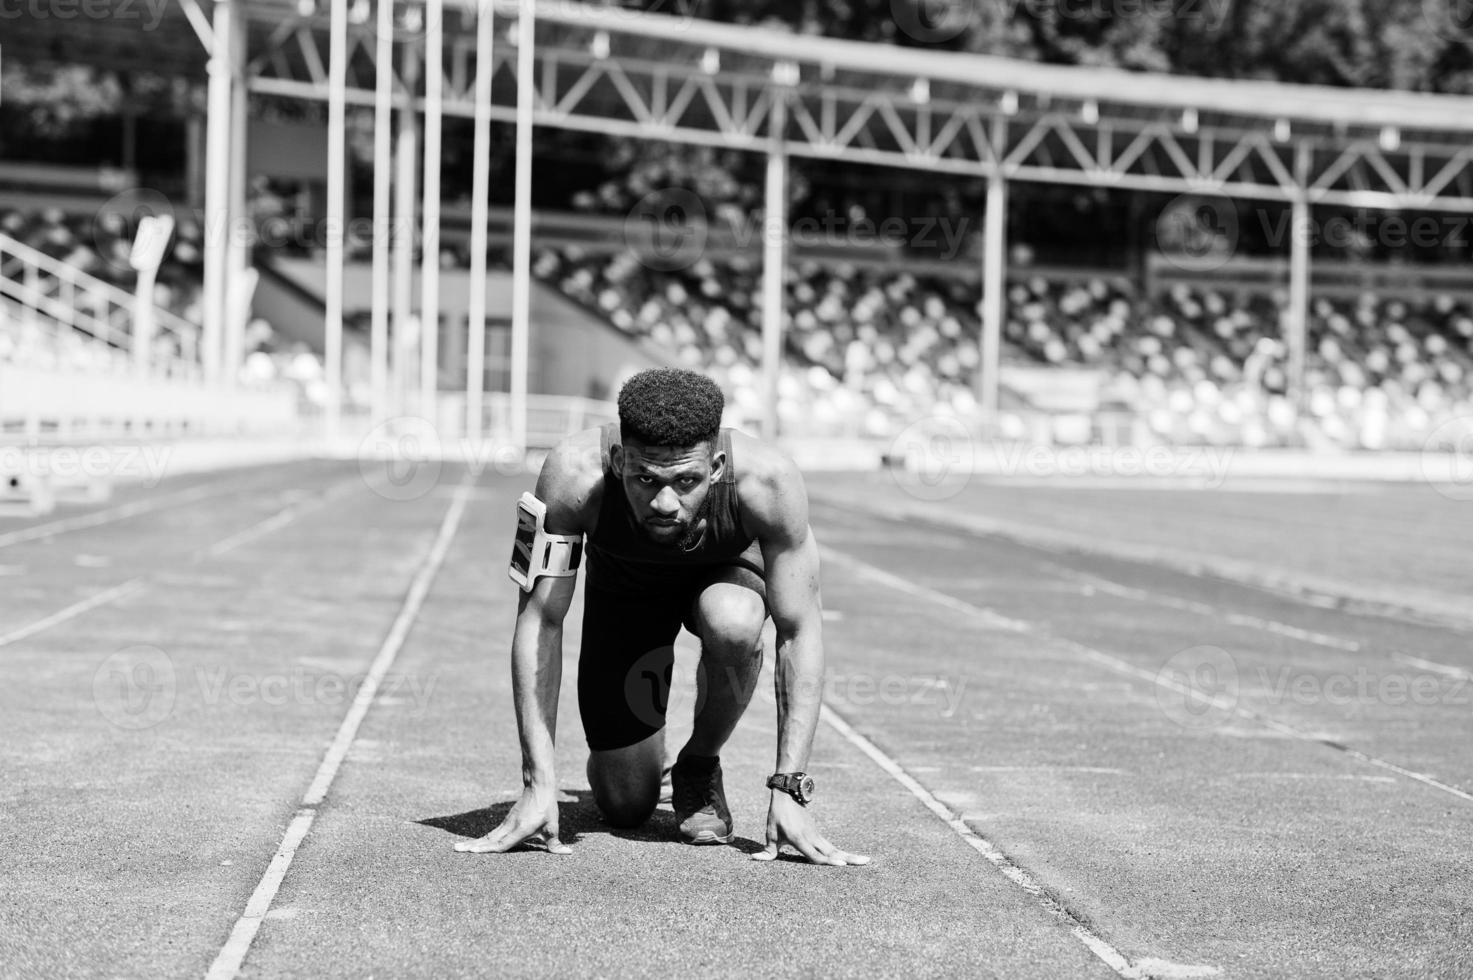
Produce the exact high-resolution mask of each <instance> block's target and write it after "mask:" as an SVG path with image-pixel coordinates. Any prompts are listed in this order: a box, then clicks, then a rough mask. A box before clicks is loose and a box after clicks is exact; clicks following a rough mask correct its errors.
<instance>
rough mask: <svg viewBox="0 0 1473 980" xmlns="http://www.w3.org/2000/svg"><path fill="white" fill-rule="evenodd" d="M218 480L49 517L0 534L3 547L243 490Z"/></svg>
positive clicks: (0, 545) (1, 546)
mask: <svg viewBox="0 0 1473 980" xmlns="http://www.w3.org/2000/svg"><path fill="white" fill-rule="evenodd" d="M219 482H224V481H218V482H212V483H207V484H204V485H202V486H197V487H190V488H189V489H187V490H180V491H177V492H175V493H168V494H164V495H163V496H161V497H150V498H148V499H146V500H135V501H133V502H132V503H129V504H120V505H119V506H117V507H109V508H108V509H106V510H99V511H94V512H92V513H90V514H79V515H77V516H76V517H67V518H63V519H61V520H58V521H48V522H47V523H45V524H37V525H34V526H33V527H23V528H20V529H18V530H15V531H11V532H9V533H7V534H0V548H5V547H9V546H10V545H13V544H21V543H22V542H25V541H39V540H41V539H42V538H50V537H55V536H56V535H58V534H65V533H67V532H68V531H79V530H82V529H83V528H89V527H99V526H101V525H103V524H112V523H114V522H116V521H122V520H127V519H128V518H130V517H137V516H138V515H139V514H147V513H150V512H151V511H155V510H163V509H164V508H165V507H168V506H170V505H172V504H181V503H194V502H196V501H200V500H208V499H209V498H211V497H222V496H225V495H226V494H231V493H236V492H238V491H239V490H240V487H239V486H223V487H222V486H219V485H218V483H219Z"/></svg>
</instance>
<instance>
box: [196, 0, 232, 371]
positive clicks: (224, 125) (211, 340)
mask: <svg viewBox="0 0 1473 980" xmlns="http://www.w3.org/2000/svg"><path fill="white" fill-rule="evenodd" d="M232 6H234V4H233V3H232V2H231V0H218V2H217V3H216V4H215V17H214V25H213V27H214V35H215V41H214V47H213V48H211V49H210V62H209V66H208V73H209V79H210V81H209V96H208V98H209V109H208V112H207V114H206V117H205V124H206V126H207V127H208V128H207V130H206V133H205V269H204V295H203V305H204V309H203V310H202V311H201V319H202V321H203V322H202V324H201V328H202V329H201V336H200V357H201V360H202V366H203V368H204V374H205V382H206V384H215V383H217V382H218V381H219V380H220V356H221V343H222V341H223V339H224V322H225V321H224V317H225V282H226V278H227V276H228V271H229V266H228V259H229V256H228V254H227V250H228V245H229V231H230V229H229V221H230V132H231V124H230V116H231V112H232V111H233V109H234V102H233V100H232V99H231V97H230V88H231V84H232V82H233V81H234V77H235V74H234V72H233V71H232V69H231V66H230V55H231V52H232V51H233V50H234V45H233V44H231V41H230V34H231V24H232V21H233V18H232V16H231V7H232Z"/></svg>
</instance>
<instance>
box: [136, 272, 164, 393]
mask: <svg viewBox="0 0 1473 980" xmlns="http://www.w3.org/2000/svg"><path fill="white" fill-rule="evenodd" d="M157 281H158V266H157V265H155V266H152V267H151V268H145V269H140V270H139V271H138V282H137V285H136V286H135V288H134V292H133V373H134V375H135V376H136V377H138V378H139V379H140V380H143V379H146V378H147V377H148V374H149V370H150V362H151V361H152V360H153V334H154V306H153V289H154V284H155V283H156V282H157Z"/></svg>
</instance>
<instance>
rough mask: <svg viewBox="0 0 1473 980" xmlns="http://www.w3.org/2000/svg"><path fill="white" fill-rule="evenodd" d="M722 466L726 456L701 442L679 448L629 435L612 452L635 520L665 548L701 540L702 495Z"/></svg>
mask: <svg viewBox="0 0 1473 980" xmlns="http://www.w3.org/2000/svg"><path fill="white" fill-rule="evenodd" d="M725 465H726V459H725V457H724V456H723V455H722V454H721V453H715V454H713V453H712V452H711V443H710V442H706V441H702V442H698V443H696V444H695V445H694V446H689V447H684V448H681V447H673V446H646V445H644V444H642V443H641V442H639V441H638V440H637V439H628V440H625V442H624V443H623V445H622V446H620V447H619V450H618V452H617V454H616V466H617V467H618V469H619V472H620V477H621V479H622V480H623V482H624V496H625V497H626V498H628V500H629V507H630V509H631V510H632V511H633V512H634V520H635V524H636V525H638V527H639V529H640V530H641V531H642V532H643V533H644V534H645V536H646V537H648V538H649V539H650V540H651V541H652V542H654V543H655V544H658V545H663V546H665V547H669V548H686V547H690V546H691V545H693V544H695V542H697V541H699V540H700V536H701V533H702V531H703V530H704V528H703V526H702V522H703V519H704V517H705V513H706V495H707V494H708V493H709V492H710V490H711V484H712V483H713V482H714V481H716V480H718V479H720V477H721V470H722V467H724V466H725Z"/></svg>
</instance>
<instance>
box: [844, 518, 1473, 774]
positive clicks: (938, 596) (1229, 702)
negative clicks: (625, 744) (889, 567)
mask: <svg viewBox="0 0 1473 980" xmlns="http://www.w3.org/2000/svg"><path fill="white" fill-rule="evenodd" d="M820 550H821V552H822V553H823V555H824V557H825V559H826V560H827V559H829V558H832V559H833V560H835V561H839V562H844V563H847V564H848V565H849V566H850V567H851V568H852V569H854V571H856V572H858V573H859V574H861V575H862V576H865V577H868V578H870V579H872V580H874V581H877V582H881V583H883V584H884V585H887V586H889V587H890V588H893V589H896V590H898V591H901V592H905V593H907V594H908V595H913V596H916V597H917V598H921V599H926V600H928V601H930V602H933V603H936V604H937V605H942V606H946V607H947V608H949V609H955V610H956V611H958V612H961V613H964V614H965V615H968V616H971V617H973V618H975V619H980V620H982V621H983V622H984V623H987V624H988V625H990V626H995V627H997V628H999V629H1003V630H1006V631H1008V632H1012V633H1019V634H1023V635H1026V636H1033V637H1037V638H1038V639H1041V640H1043V641H1045V642H1048V643H1052V644H1054V645H1055V646H1058V647H1062V648H1064V649H1066V650H1072V651H1073V652H1075V653H1077V654H1079V655H1080V656H1082V657H1084V658H1085V659H1086V660H1090V661H1093V662H1094V663H1096V664H1099V665H1100V666H1102V667H1105V668H1106V669H1108V670H1112V671H1114V672H1115V673H1118V674H1125V675H1126V676H1129V677H1134V678H1137V679H1140V680H1144V681H1147V682H1149V683H1151V684H1155V685H1156V686H1158V687H1162V688H1165V689H1167V690H1169V691H1173V692H1175V693H1177V694H1180V695H1182V696H1183V697H1189V698H1191V699H1192V700H1194V701H1197V702H1198V703H1200V704H1204V705H1207V706H1209V707H1212V708H1215V709H1217V710H1219V711H1231V712H1232V713H1233V714H1236V715H1238V716H1239V717H1242V718H1247V719H1250V720H1252V721H1256V722H1258V723H1259V724H1261V725H1264V726H1265V727H1268V728H1271V729H1273V730H1274V731H1277V732H1280V733H1281V734H1284V735H1288V736H1290V737H1292V738H1297V739H1300V740H1302V741H1305V742H1310V743H1313V744H1315V745H1324V746H1327V747H1329V748H1332V749H1336V750H1337V751H1340V752H1344V753H1345V754H1346V755H1348V756H1350V757H1351V758H1353V759H1356V760H1358V761H1360V762H1364V763H1365V764H1367V765H1370V766H1376V767H1377V768H1380V769H1385V770H1387V771H1388V772H1394V773H1396V774H1397V775H1400V776H1405V777H1406V778H1408V779H1413V780H1416V781H1417V782H1419V783H1422V784H1423V785H1426V786H1430V787H1432V788H1433V789H1437V790H1441V791H1442V792H1444V793H1449V794H1451V795H1453V796H1456V797H1458V798H1459V799H1462V800H1467V801H1469V802H1470V803H1473V793H1469V792H1467V791H1466V790H1463V789H1460V788H1458V787H1456V786H1453V785H1451V784H1448V783H1444V782H1442V781H1441V780H1439V779H1437V778H1436V777H1434V776H1429V775H1427V774H1426V773H1421V772H1416V771H1415V770H1412V769H1406V768H1403V767H1402V766H1398V765H1396V764H1395V763H1392V762H1387V761H1386V760H1385V759H1380V758H1377V757H1376V756H1373V755H1370V754H1368V753H1365V752H1362V751H1360V750H1359V749H1353V748H1351V747H1350V746H1348V745H1345V744H1343V743H1340V742H1336V741H1334V740H1332V739H1328V738H1323V737H1321V736H1319V735H1315V734H1312V733H1310V732H1304V731H1301V730H1299V729H1297V728H1295V727H1293V726H1292V725H1287V724H1285V723H1284V722H1281V721H1277V720H1275V719H1273V718H1270V717H1268V716H1267V715H1264V714H1261V713H1259V712H1257V711H1253V710H1252V709H1250V708H1245V707H1243V706H1242V705H1241V704H1238V703H1237V699H1236V698H1228V697H1226V696H1224V695H1221V694H1219V695H1214V696H1213V697H1210V698H1209V697H1207V696H1206V695H1204V694H1203V693H1202V692H1201V691H1198V690H1197V689H1196V688H1194V687H1188V686H1187V685H1184V684H1179V683H1177V682H1176V681H1174V680H1172V679H1171V678H1169V677H1166V676H1164V672H1161V671H1157V672H1154V673H1153V672H1151V671H1149V670H1145V669H1143V668H1141V667H1137V666H1136V665H1135V664H1133V663H1130V662H1129V661H1126V660H1122V659H1120V658H1119V657H1114V656H1111V655H1110V654H1108V653H1102V652H1100V651H1099V650H1096V649H1094V648H1093V647H1088V646H1085V645H1084V644H1083V643H1078V642H1075V641H1074V640H1070V639H1067V638H1065V637H1061V636H1054V635H1052V634H1050V633H1048V632H1047V631H1046V630H1043V629H1040V628H1039V627H1037V626H1035V625H1033V624H1032V623H1027V622H1024V621H1022V620H1018V619H1010V618H1008V617H1007V616H1002V615H999V614H998V613H996V612H993V611H992V610H991V609H986V608H984V607H982V606H974V605H972V604H971V603H970V602H966V601H963V600H961V599H957V598H956V597H954V596H949V595H946V594H945V593H943V592H937V591H935V590H934V589H929V588H926V587H925V586H921V585H916V584H915V583H913V582H911V581H909V580H907V579H903V578H901V577H900V576H898V575H893V574H891V573H890V572H887V571H885V570H884V569H881V568H877V567H875V566H874V565H871V564H869V563H867V562H864V561H861V560H860V559H858V558H855V557H853V556H852V555H847V554H845V553H844V552H841V551H837V550H835V549H833V548H829V547H826V546H820Z"/></svg>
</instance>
